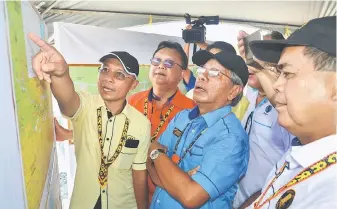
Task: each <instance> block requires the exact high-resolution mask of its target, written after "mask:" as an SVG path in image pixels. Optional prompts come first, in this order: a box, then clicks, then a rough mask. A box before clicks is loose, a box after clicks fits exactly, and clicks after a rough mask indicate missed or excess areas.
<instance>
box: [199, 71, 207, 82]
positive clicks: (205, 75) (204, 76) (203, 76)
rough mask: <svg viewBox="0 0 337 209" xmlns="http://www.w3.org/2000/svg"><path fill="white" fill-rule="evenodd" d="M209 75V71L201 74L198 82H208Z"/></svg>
mask: <svg viewBox="0 0 337 209" xmlns="http://www.w3.org/2000/svg"><path fill="white" fill-rule="evenodd" d="M207 74H208V72H207V71H205V72H203V73H199V74H198V77H197V78H198V80H200V81H208V76H207Z"/></svg>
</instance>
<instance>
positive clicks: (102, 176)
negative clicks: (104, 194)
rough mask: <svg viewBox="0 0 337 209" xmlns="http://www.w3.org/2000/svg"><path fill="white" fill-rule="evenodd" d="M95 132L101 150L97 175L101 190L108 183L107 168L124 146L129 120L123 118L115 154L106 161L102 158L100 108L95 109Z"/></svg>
mask: <svg viewBox="0 0 337 209" xmlns="http://www.w3.org/2000/svg"><path fill="white" fill-rule="evenodd" d="M97 130H98V131H97V132H98V140H99V143H100V148H101V165H100V168H99V173H98V181H99V183H100V185H101V188H104V187H105V186H106V185H107V183H108V168H109V166H110V165H111V164H112V163H113V162H114V161H115V160H116V159H117V157H118V156H119V154H120V153H121V151H122V148H123V147H124V145H125V142H126V138H127V133H128V130H129V119H128V118H127V117H125V123H124V128H123V132H122V136H121V139H120V141H119V143H118V146H117V149H116V150H115V153H114V154H113V155H112V156H111V158H110V159H106V157H105V156H104V152H103V147H104V141H103V137H102V107H100V108H98V109H97Z"/></svg>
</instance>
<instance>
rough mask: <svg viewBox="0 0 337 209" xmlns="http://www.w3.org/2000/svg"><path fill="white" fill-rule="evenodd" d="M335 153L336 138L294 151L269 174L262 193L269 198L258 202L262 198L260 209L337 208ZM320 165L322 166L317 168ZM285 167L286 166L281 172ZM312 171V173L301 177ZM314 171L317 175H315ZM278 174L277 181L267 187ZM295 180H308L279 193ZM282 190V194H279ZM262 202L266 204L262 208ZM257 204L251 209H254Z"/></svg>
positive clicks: (336, 150)
mask: <svg viewBox="0 0 337 209" xmlns="http://www.w3.org/2000/svg"><path fill="white" fill-rule="evenodd" d="M334 152H335V153H336V152H337V135H331V136H327V137H324V138H322V139H319V140H317V141H314V142H312V143H309V144H306V145H302V146H293V147H291V149H290V150H289V151H288V152H287V153H286V154H285V155H284V156H283V157H282V158H281V160H280V161H279V162H278V163H277V164H275V166H274V167H273V169H272V170H271V171H270V173H269V175H268V177H267V179H266V181H265V184H264V186H263V189H262V193H264V192H265V191H266V195H264V196H260V197H259V198H257V200H256V201H255V202H257V201H258V200H259V199H260V198H261V204H259V206H261V207H259V209H268V208H287V209H298V208H299V209H300V208H301V209H302V208H305V209H318V208H324V209H325V208H331V209H332V208H337V201H336V196H337V164H336V156H333V155H330V154H332V153H334ZM328 156H329V157H328ZM317 162H320V163H318V164H316V163H317ZM332 163H334V164H332ZM284 165H286V166H285V167H284V169H282V168H283V166H284ZM309 167H310V168H311V171H310V172H306V173H302V175H299V174H300V173H301V172H302V171H303V170H304V169H306V168H309ZM313 170H316V172H315V173H314V172H313ZM317 171H319V172H317ZM276 174H277V175H278V177H277V179H276V180H275V181H274V182H273V183H272V184H271V186H270V187H268V186H269V185H270V182H272V180H273V179H274V178H275V176H276ZM295 176H298V178H297V179H301V178H304V177H306V179H305V180H303V181H301V182H299V183H297V184H293V185H292V186H288V188H287V189H284V190H280V189H281V188H282V187H283V186H284V185H286V184H288V183H289V182H290V181H291V180H293V179H294V177H295ZM299 176H300V177H299ZM279 190H280V191H281V192H278V191H279ZM275 194H276V195H275ZM270 197H272V198H270ZM268 199H269V200H268ZM263 202H266V203H265V204H264V205H262V203H263ZM254 204H255V203H253V204H252V205H251V206H249V207H248V209H254V208H255V207H254Z"/></svg>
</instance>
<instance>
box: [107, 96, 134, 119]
mask: <svg viewBox="0 0 337 209" xmlns="http://www.w3.org/2000/svg"><path fill="white" fill-rule="evenodd" d="M105 110H106V112H107V116H108V118H110V117H112V116H113V115H112V114H111V112H110V110H109V109H108V108H107V107H106V106H105ZM109 113H110V114H109ZM121 114H122V115H124V116H126V117H127V118H129V114H130V105H129V103H128V101H127V100H125V106H124V108H123V110H122V112H120V113H119V114H117V115H121ZM109 116H110V117H109Z"/></svg>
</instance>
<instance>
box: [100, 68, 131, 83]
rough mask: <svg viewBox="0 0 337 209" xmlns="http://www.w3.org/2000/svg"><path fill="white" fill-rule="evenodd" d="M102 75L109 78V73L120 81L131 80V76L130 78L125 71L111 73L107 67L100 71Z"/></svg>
mask: <svg viewBox="0 0 337 209" xmlns="http://www.w3.org/2000/svg"><path fill="white" fill-rule="evenodd" d="M98 71H99V73H100V75H104V76H107V75H109V72H110V73H112V76H113V78H115V79H117V80H120V81H124V80H125V79H126V78H130V77H131V76H128V75H127V74H126V73H124V72H123V71H114V72H113V71H111V70H109V68H107V67H102V68H99V69H98Z"/></svg>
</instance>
